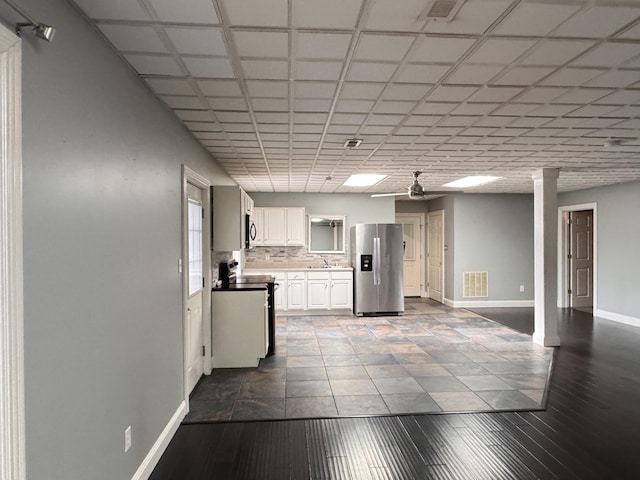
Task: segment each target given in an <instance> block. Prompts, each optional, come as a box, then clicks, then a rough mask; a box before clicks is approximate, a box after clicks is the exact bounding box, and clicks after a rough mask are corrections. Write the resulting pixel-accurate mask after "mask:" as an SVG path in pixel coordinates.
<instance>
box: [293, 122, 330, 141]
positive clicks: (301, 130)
mask: <svg viewBox="0 0 640 480" xmlns="http://www.w3.org/2000/svg"><path fill="white" fill-rule="evenodd" d="M323 130H324V125H294V126H293V133H297V134H302V138H306V137H305V135H308V134H314V135H313V137H314V138H315V139H316V140H318V141H319V140H320V138H321V137H322V131H323ZM309 138H310V136H309Z"/></svg>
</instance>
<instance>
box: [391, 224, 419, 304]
mask: <svg viewBox="0 0 640 480" xmlns="http://www.w3.org/2000/svg"><path fill="white" fill-rule="evenodd" d="M396 223H399V224H402V239H403V241H404V256H403V258H402V259H403V262H402V263H403V270H404V271H403V274H404V277H403V278H404V296H405V297H419V296H421V294H422V285H423V284H424V282H423V281H422V279H423V278H424V262H423V260H422V258H423V254H422V252H423V245H422V244H423V242H422V224H423V223H424V214H421V213H420V214H407V213H404V214H403V213H398V214H397V215H396Z"/></svg>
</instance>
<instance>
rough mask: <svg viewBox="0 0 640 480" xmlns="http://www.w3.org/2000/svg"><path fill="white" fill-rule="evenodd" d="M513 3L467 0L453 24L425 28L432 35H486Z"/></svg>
mask: <svg viewBox="0 0 640 480" xmlns="http://www.w3.org/2000/svg"><path fill="white" fill-rule="evenodd" d="M511 3H512V2H511V1H509V0H467V2H465V4H464V5H463V6H462V8H461V9H460V10H459V11H458V13H457V14H456V16H455V19H454V20H453V21H452V22H429V23H427V25H426V26H425V28H424V31H425V32H431V33H449V34H453V33H461V34H475V35H479V34H482V33H484V32H485V31H486V30H487V29H488V28H489V27H490V26H491V24H493V23H494V22H495V21H496V20H497V19H498V17H500V15H501V14H502V12H504V11H505V10H506V9H507V8H508V7H509V5H510V4H511Z"/></svg>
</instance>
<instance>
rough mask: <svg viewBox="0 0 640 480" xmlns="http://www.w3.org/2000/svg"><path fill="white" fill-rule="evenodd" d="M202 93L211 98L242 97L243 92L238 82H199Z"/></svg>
mask: <svg viewBox="0 0 640 480" xmlns="http://www.w3.org/2000/svg"><path fill="white" fill-rule="evenodd" d="M197 83H198V88H200V91H201V92H202V93H203V94H204V95H206V96H210V97H241V96H242V90H241V89H240V84H239V83H238V82H237V81H236V80H198V82H197Z"/></svg>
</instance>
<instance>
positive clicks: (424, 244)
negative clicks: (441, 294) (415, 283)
mask: <svg viewBox="0 0 640 480" xmlns="http://www.w3.org/2000/svg"><path fill="white" fill-rule="evenodd" d="M416 216H419V217H420V247H421V248H420V251H419V252H418V253H419V254H420V297H423V298H424V297H426V296H427V281H426V271H427V266H426V261H427V260H426V259H427V256H426V255H425V252H426V251H427V248H426V247H427V236H426V235H427V229H426V228H425V226H426V223H425V219H424V213H396V223H398V219H399V218H400V219H402V218H407V217H416Z"/></svg>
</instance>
